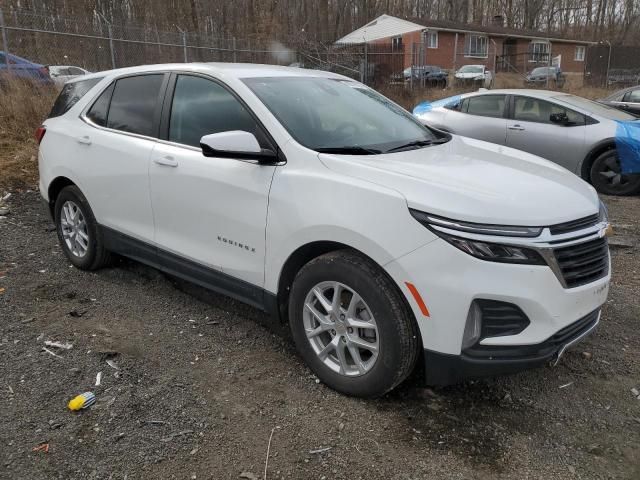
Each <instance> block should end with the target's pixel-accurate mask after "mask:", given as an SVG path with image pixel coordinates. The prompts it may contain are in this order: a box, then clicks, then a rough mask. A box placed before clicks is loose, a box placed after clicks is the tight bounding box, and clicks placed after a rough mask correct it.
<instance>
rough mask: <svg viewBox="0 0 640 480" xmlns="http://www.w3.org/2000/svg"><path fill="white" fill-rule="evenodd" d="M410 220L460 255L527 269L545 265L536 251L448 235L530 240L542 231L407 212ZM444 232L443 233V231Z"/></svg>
mask: <svg viewBox="0 0 640 480" xmlns="http://www.w3.org/2000/svg"><path fill="white" fill-rule="evenodd" d="M409 211H410V212H411V215H412V216H413V218H415V219H416V220H418V222H420V223H421V224H422V225H424V226H425V227H427V228H428V229H429V230H431V231H432V232H433V233H435V234H436V235H438V236H439V237H440V238H442V239H443V240H446V241H447V242H448V243H450V244H451V245H453V246H454V247H456V248H458V249H459V250H462V251H463V252H465V253H467V254H469V255H471V256H473V257H476V258H479V259H481V260H486V261H490V262H500V263H519V264H526V265H546V262H545V260H544V259H543V258H542V256H541V255H540V254H539V253H538V252H537V251H535V250H533V249H531V248H526V247H522V246H517V245H507V244H501V243H495V242H485V241H481V240H476V239H470V238H464V237H462V236H457V235H455V234H454V233H451V231H454V232H455V231H458V232H460V233H461V234H463V235H464V234H465V233H467V234H469V233H470V234H475V235H490V236H492V237H496V236H504V237H526V238H533V237H537V236H539V235H540V233H541V232H542V227H521V226H510V225H491V224H481V223H472V222H462V221H458V220H449V219H446V218H443V217H438V216H436V215H430V214H428V213H425V212H421V211H419V210H413V209H410V210H409ZM445 230H446V231H445Z"/></svg>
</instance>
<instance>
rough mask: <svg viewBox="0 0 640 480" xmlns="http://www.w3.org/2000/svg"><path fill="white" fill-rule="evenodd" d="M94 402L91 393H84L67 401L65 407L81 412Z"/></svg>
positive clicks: (94, 398) (94, 397) (94, 399)
mask: <svg viewBox="0 0 640 480" xmlns="http://www.w3.org/2000/svg"><path fill="white" fill-rule="evenodd" d="M95 402H96V396H95V395H94V394H93V393H91V392H85V393H83V394H82V395H78V396H77V397H74V398H72V399H71V400H69V403H68V404H67V406H68V407H69V410H72V411H74V412H75V411H77V410H82V409H83V408H87V407H89V406H91V405H93V404H94V403H95Z"/></svg>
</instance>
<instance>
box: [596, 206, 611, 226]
mask: <svg viewBox="0 0 640 480" xmlns="http://www.w3.org/2000/svg"><path fill="white" fill-rule="evenodd" d="M598 222H606V223H609V209H608V208H607V206H606V205H605V204H604V202H603V201H602V200H600V210H599V211H598Z"/></svg>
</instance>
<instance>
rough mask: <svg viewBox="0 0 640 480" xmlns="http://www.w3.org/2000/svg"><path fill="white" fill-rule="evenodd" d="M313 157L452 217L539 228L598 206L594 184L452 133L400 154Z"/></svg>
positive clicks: (520, 154)
mask: <svg viewBox="0 0 640 480" xmlns="http://www.w3.org/2000/svg"><path fill="white" fill-rule="evenodd" d="M319 158H320V160H321V161H322V163H323V164H324V165H325V166H326V167H327V168H329V169H331V170H333V171H336V172H339V173H341V174H344V175H348V176H351V177H356V178H359V179H362V180H366V181H370V182H373V183H376V184H379V185H382V186H386V187H389V188H392V189H394V190H396V191H398V192H399V193H400V194H402V195H403V196H404V197H405V198H406V200H407V204H408V206H409V207H410V208H414V209H417V210H421V211H424V212H428V213H431V214H434V215H440V216H443V217H447V218H451V219H456V220H466V221H469V222H478V223H492V224H502V225H525V226H545V225H553V224H556V223H562V222H566V221H570V220H575V219H577V218H581V217H586V216H588V215H593V214H594V213H597V212H598V208H599V200H598V195H597V194H596V192H595V190H594V189H593V188H592V187H591V186H590V185H589V184H587V183H586V182H584V181H583V180H581V179H580V178H579V177H577V176H576V175H574V174H573V173H571V172H569V171H568V170H566V169H564V168H562V167H560V166H558V165H556V164H554V163H551V162H549V161H547V160H544V159H542V158H540V157H536V156H534V155H530V154H528V153H525V152H521V151H519V150H515V149H512V148H508V147H503V146H500V145H495V144H491V143H487V142H483V141H480V140H474V139H470V138H466V137H459V136H457V135H453V136H452V139H451V141H449V142H447V143H445V144H442V145H433V146H430V147H426V148H420V149H415V150H409V151H405V152H397V153H391V154H382V155H364V156H355V155H334V154H319Z"/></svg>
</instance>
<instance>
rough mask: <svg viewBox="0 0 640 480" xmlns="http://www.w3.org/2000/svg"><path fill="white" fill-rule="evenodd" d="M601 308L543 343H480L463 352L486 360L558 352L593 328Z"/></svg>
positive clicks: (535, 356) (528, 356) (545, 355)
mask: <svg viewBox="0 0 640 480" xmlns="http://www.w3.org/2000/svg"><path fill="white" fill-rule="evenodd" d="M599 314H600V309H597V310H594V311H593V312H591V313H589V314H587V315H585V316H584V317H582V318H580V319H579V320H576V321H575V322H573V323H572V324H570V325H567V326H566V327H564V328H563V329H562V330H558V331H557V332H556V333H555V334H554V335H552V336H551V337H549V338H548V339H546V340H545V341H544V342H542V343H538V344H535V345H504V346H495V345H493V346H492V345H480V344H479V343H477V344H475V345H474V346H472V347H470V348H468V349H466V350H464V351H463V353H464V354H465V355H467V356H469V357H474V358H478V359H486V360H489V359H491V360H515V359H531V358H540V357H547V356H550V355H553V354H555V353H557V352H558V351H559V350H560V349H561V348H562V347H563V346H565V345H566V344H568V343H570V342H571V341H573V340H575V339H576V338H578V337H580V336H581V335H583V334H584V333H585V332H587V331H588V330H590V329H591V328H593V326H594V325H595V324H596V322H597V321H598V315H599Z"/></svg>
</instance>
